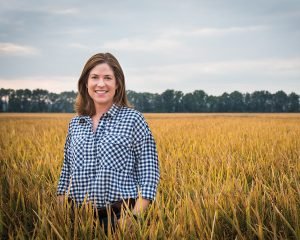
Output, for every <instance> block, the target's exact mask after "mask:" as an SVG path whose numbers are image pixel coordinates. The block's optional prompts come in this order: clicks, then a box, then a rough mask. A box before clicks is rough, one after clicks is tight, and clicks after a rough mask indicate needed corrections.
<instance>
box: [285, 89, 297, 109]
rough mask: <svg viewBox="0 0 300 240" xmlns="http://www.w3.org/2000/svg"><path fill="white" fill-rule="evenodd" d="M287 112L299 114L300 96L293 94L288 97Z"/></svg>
mask: <svg viewBox="0 0 300 240" xmlns="http://www.w3.org/2000/svg"><path fill="white" fill-rule="evenodd" d="M287 111H288V112H299V111H300V106H299V96H298V95H297V94H296V93H294V92H292V93H291V94H289V95H288V104H287Z"/></svg>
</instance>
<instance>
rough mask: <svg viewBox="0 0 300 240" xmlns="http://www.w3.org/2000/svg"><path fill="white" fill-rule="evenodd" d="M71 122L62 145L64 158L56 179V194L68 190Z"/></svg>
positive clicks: (61, 193)
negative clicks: (57, 179) (58, 176)
mask: <svg viewBox="0 0 300 240" xmlns="http://www.w3.org/2000/svg"><path fill="white" fill-rule="evenodd" d="M71 122H72V121H71ZM71 122H70V123H69V128H68V133H67V137H66V141H65V145H64V160H63V165H62V170H61V173H60V178H59V181H58V186H57V191H56V195H63V194H66V193H67V192H68V187H69V182H70V174H71V170H70V154H69V146H70V139H71Z"/></svg>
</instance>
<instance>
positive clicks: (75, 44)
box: [68, 43, 89, 50]
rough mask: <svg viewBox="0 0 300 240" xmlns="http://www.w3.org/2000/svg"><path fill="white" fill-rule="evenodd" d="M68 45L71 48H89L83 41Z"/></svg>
mask: <svg viewBox="0 0 300 240" xmlns="http://www.w3.org/2000/svg"><path fill="white" fill-rule="evenodd" d="M68 46H69V47H70V48H77V49H82V50H86V49H89V47H88V46H86V45H84V44H81V43H70V44H69V45H68Z"/></svg>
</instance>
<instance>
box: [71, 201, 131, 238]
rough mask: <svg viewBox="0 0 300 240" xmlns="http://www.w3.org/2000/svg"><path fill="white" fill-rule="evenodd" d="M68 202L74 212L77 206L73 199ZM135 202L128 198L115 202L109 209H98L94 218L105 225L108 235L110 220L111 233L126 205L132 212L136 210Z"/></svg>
mask: <svg viewBox="0 0 300 240" xmlns="http://www.w3.org/2000/svg"><path fill="white" fill-rule="evenodd" d="M68 202H69V203H70V204H71V207H72V209H73V211H74V206H75V204H74V201H73V200H72V199H68ZM135 202H136V199H134V198H128V199H124V200H120V201H117V202H113V203H111V204H109V205H108V206H107V207H103V208H99V209H96V211H95V212H94V217H98V218H99V222H100V224H101V225H103V228H104V231H105V234H107V233H108V227H109V220H110V226H111V231H112V232H113V231H115V229H116V226H117V220H118V219H119V218H120V217H121V210H122V208H124V209H126V205H127V206H128V207H129V209H130V210H132V209H133V208H134V205H135ZM125 204H126V205H125Z"/></svg>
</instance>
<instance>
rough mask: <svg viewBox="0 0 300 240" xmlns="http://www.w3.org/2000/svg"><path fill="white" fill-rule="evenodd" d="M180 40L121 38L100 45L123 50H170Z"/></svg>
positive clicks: (177, 44)
mask: <svg viewBox="0 0 300 240" xmlns="http://www.w3.org/2000/svg"><path fill="white" fill-rule="evenodd" d="M180 45H181V44H180V42H178V41H176V40H172V39H164V38H157V39H148V40H145V39H140V38H132V39H130V38H123V39H120V40H114V41H109V42H105V43H104V44H103V45H102V46H101V47H102V48H105V49H113V50H124V51H145V52H150V51H157V50H159V51H165V50H172V49H174V48H177V47H178V46H180Z"/></svg>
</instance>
